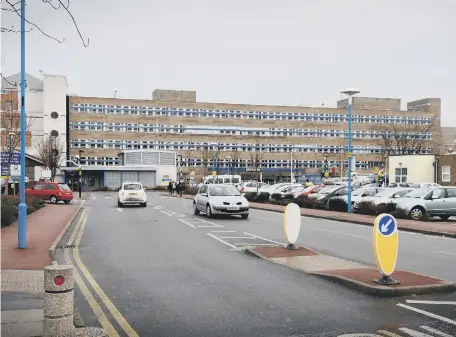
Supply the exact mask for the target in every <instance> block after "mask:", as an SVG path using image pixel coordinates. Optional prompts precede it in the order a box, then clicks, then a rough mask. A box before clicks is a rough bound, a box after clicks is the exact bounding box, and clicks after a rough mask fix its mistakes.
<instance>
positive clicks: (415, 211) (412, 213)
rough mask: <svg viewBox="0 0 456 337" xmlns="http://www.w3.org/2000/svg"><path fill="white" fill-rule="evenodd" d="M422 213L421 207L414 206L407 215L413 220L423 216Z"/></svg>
mask: <svg viewBox="0 0 456 337" xmlns="http://www.w3.org/2000/svg"><path fill="white" fill-rule="evenodd" d="M424 214H425V213H424V210H423V209H422V208H421V207H414V208H412V210H411V211H410V214H409V215H410V217H411V218H412V219H413V220H421V219H423V218H424Z"/></svg>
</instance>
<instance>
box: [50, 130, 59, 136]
mask: <svg viewBox="0 0 456 337" xmlns="http://www.w3.org/2000/svg"><path fill="white" fill-rule="evenodd" d="M58 136H59V132H58V131H57V130H52V131H51V137H58Z"/></svg>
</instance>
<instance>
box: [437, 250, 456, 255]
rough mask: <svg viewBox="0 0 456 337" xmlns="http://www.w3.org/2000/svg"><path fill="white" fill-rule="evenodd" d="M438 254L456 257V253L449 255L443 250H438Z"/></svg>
mask: <svg viewBox="0 0 456 337" xmlns="http://www.w3.org/2000/svg"><path fill="white" fill-rule="evenodd" d="M437 253H440V254H446V255H452V256H456V254H455V253H448V252H443V251H441V250H438V251H437Z"/></svg>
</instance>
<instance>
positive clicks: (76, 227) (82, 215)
mask: <svg viewBox="0 0 456 337" xmlns="http://www.w3.org/2000/svg"><path fill="white" fill-rule="evenodd" d="M85 214H86V209H85V208H84V209H83V210H82V213H81V216H80V217H79V219H78V222H77V223H76V226H74V230H73V233H71V236H70V239H69V240H68V246H71V245H72V244H73V242H74V238H75V237H76V234H78V232H79V228H80V227H81V223H82V220H83V219H84V216H85Z"/></svg>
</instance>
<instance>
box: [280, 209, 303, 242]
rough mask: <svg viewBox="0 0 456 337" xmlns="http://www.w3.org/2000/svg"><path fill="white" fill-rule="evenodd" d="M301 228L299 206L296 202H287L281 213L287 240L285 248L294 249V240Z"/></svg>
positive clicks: (296, 238)
mask: <svg viewBox="0 0 456 337" xmlns="http://www.w3.org/2000/svg"><path fill="white" fill-rule="evenodd" d="M300 229H301V208H299V206H298V205H296V204H293V203H291V204H288V205H287V207H285V212H284V213H283V231H284V232H285V238H286V239H287V241H288V246H287V249H290V250H295V249H297V248H296V246H295V243H296V241H297V240H298V236H299V231H300Z"/></svg>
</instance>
